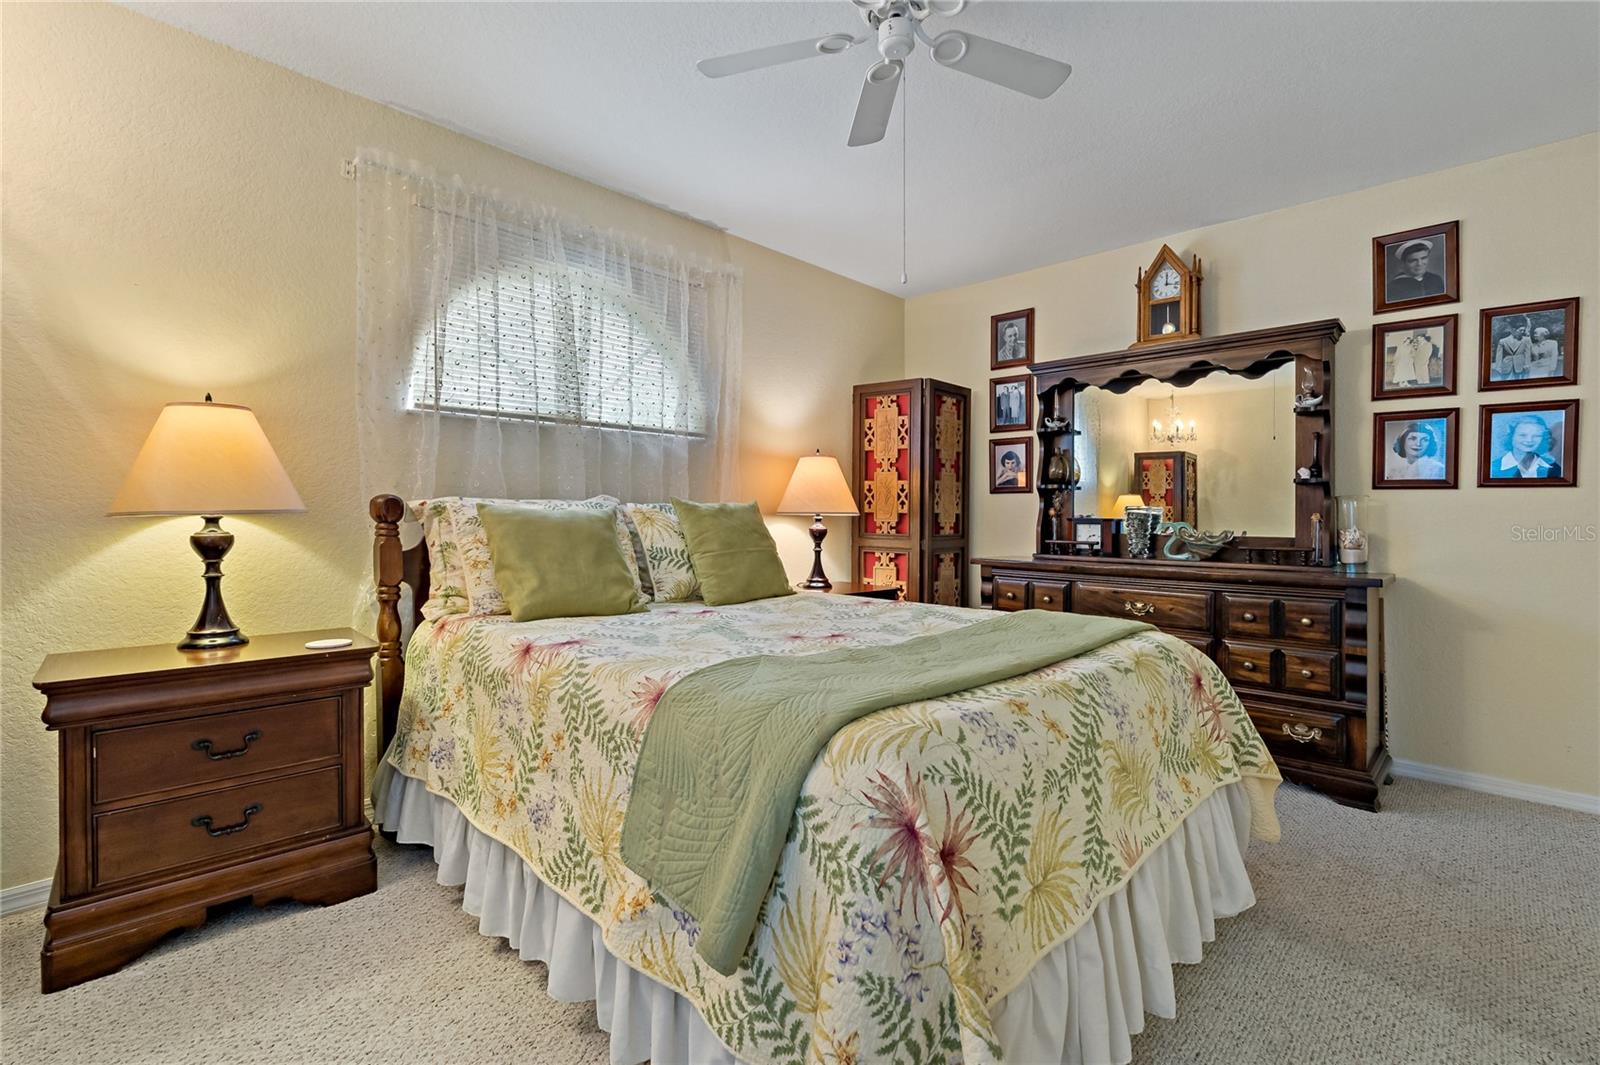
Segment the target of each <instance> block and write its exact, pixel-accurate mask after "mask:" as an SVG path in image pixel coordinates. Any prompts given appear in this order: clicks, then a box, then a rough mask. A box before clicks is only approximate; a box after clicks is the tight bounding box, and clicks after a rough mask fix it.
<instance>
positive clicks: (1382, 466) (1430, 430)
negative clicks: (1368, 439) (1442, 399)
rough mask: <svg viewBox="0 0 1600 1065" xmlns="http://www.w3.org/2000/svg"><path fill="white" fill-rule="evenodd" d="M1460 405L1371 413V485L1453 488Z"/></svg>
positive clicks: (1458, 451) (1459, 431) (1457, 462)
mask: <svg viewBox="0 0 1600 1065" xmlns="http://www.w3.org/2000/svg"><path fill="white" fill-rule="evenodd" d="M1460 422H1461V408H1460V407H1448V408H1442V409H1439V410H1405V411H1395V412H1394V413H1392V414H1374V415H1373V416H1372V487H1374V488H1454V487H1456V471H1457V469H1458V468H1459V466H1460V461H1459V460H1460V457H1461V429H1460Z"/></svg>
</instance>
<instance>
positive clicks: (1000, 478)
mask: <svg viewBox="0 0 1600 1065" xmlns="http://www.w3.org/2000/svg"><path fill="white" fill-rule="evenodd" d="M1032 467H1033V437H1031V436H1013V437H1007V438H1005V439H1003V440H991V441H989V491H991V492H1026V491H1028V489H1029V487H1030V485H1029V481H1028V471H1029V470H1030V469H1031V468H1032Z"/></svg>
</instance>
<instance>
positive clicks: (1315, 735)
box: [1245, 706, 1345, 763]
mask: <svg viewBox="0 0 1600 1065" xmlns="http://www.w3.org/2000/svg"><path fill="white" fill-rule="evenodd" d="M1245 709H1246V710H1247V711H1248V712H1249V714H1250V720H1251V721H1253V722H1255V726H1256V731H1258V732H1260V733H1261V739H1262V741H1263V742H1265V743H1266V745H1267V749H1268V750H1270V751H1272V753H1274V754H1281V755H1283V756H1284V757H1285V758H1299V759H1302V760H1305V761H1320V762H1337V763H1342V762H1343V761H1344V749H1345V719H1344V717H1343V715H1340V714H1324V713H1320V712H1318V711H1316V710H1291V709H1289V708H1287V707H1278V706H1246V707H1245Z"/></svg>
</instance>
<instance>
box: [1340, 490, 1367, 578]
mask: <svg viewBox="0 0 1600 1065" xmlns="http://www.w3.org/2000/svg"><path fill="white" fill-rule="evenodd" d="M1334 503H1335V505H1336V506H1337V507H1338V511H1339V524H1338V527H1337V530H1336V532H1335V537H1336V542H1337V543H1338V545H1339V561H1340V563H1341V564H1343V565H1344V566H1346V567H1347V568H1349V569H1360V568H1361V567H1363V566H1365V565H1366V564H1367V534H1366V533H1365V532H1364V531H1362V528H1361V501H1360V500H1358V499H1356V498H1355V497H1354V496H1339V497H1338V498H1337V499H1335V500H1334Z"/></svg>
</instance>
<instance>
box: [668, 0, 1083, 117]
mask: <svg viewBox="0 0 1600 1065" xmlns="http://www.w3.org/2000/svg"><path fill="white" fill-rule="evenodd" d="M850 3H852V4H854V5H855V7H856V10H857V11H858V12H860V14H861V18H862V19H863V20H864V21H865V22H866V24H867V26H868V28H869V30H870V31H871V32H868V33H863V34H859V35H858V34H850V33H830V34H828V35H826V36H824V37H815V38H811V39H809V40H804V41H794V42H792V43H790V44H775V45H771V46H769V47H766V48H756V49H753V50H751V51H748V52H738V53H735V54H734V55H725V56H720V57H718V58H716V59H702V60H701V61H700V62H698V63H696V64H695V66H696V67H697V68H698V69H699V71H700V73H702V74H704V75H705V76H706V77H708V78H724V77H727V76H728V75H729V74H743V73H745V72H746V71H750V70H760V69H761V68H762V67H775V66H777V65H779V64H780V63H793V62H794V61H796V60H798V59H810V58H811V57H812V56H819V55H838V54H840V53H841V52H844V51H847V50H849V49H851V48H853V47H855V46H856V45H858V44H862V43H864V42H866V41H868V40H871V39H872V37H873V36H874V34H875V35H876V36H877V38H878V55H879V57H880V58H879V59H878V61H877V62H876V63H874V64H873V65H872V66H871V67H869V68H867V77H866V81H865V82H864V83H863V84H862V86H861V100H860V102H859V103H857V104H856V117H855V121H854V123H852V124H851V126H850V140H849V144H850V146H851V147H852V148H853V147H856V146H858V145H862V144H875V143H876V142H878V141H880V140H882V139H883V135H884V132H885V131H886V130H887V129H888V128H889V116H890V115H891V114H892V113H893V112H894V98H895V94H896V93H897V92H898V91H899V89H900V78H901V74H902V73H903V71H904V69H905V60H906V57H907V56H909V55H910V54H911V52H912V50H913V49H915V48H916V46H917V42H918V41H919V40H920V41H921V42H922V43H923V44H925V45H927V47H928V52H929V54H930V55H932V56H933V61H934V62H935V63H938V64H940V65H941V66H946V67H949V68H951V69H952V70H959V71H961V73H963V74H971V75H972V76H973V77H977V78H982V79H983V80H984V81H992V82H994V83H995V84H996V85H1003V86H1005V87H1006V88H1008V89H1012V90H1015V91H1016V92H1020V93H1026V94H1027V95H1029V96H1032V97H1034V98H1036V99H1039V100H1043V99H1045V98H1046V97H1047V96H1049V95H1050V94H1051V93H1053V92H1055V91H1056V90H1057V89H1059V88H1061V84H1062V82H1064V81H1066V80H1067V75H1069V74H1071V73H1072V67H1071V66H1070V65H1068V64H1066V63H1063V62H1061V61H1059V60H1056V59H1050V58H1048V57H1046V56H1042V55H1037V54H1035V53H1033V52H1029V51H1025V50H1023V49H1021V48H1013V47H1012V46H1011V45H1009V44H1001V43H1000V42H999V41H991V40H989V39H988V38H986V37H979V36H977V35H976V34H971V33H965V32H963V31H961V30H946V31H945V32H944V33H941V34H939V35H938V36H937V37H934V36H930V35H929V34H928V31H927V30H925V29H923V28H922V23H923V20H925V19H926V18H928V16H930V15H940V16H946V17H948V16H951V15H957V14H960V12H961V9H962V8H964V7H966V6H967V0H850Z"/></svg>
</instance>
